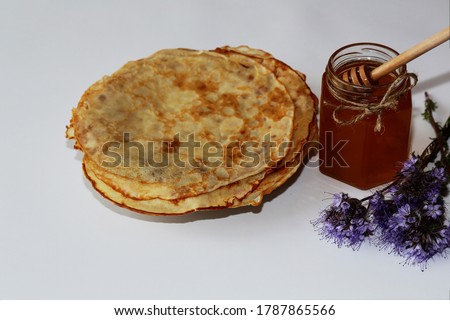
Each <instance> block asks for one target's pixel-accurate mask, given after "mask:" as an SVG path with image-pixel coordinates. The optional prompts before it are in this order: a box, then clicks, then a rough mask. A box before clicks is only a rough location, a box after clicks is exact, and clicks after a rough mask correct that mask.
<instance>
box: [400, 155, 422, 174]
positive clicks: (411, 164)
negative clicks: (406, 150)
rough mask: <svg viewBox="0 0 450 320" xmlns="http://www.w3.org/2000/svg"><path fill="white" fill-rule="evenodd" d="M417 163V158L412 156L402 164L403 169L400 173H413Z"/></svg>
mask: <svg viewBox="0 0 450 320" xmlns="http://www.w3.org/2000/svg"><path fill="white" fill-rule="evenodd" d="M418 162H419V157H417V156H416V155H414V154H413V155H412V156H411V157H410V158H409V159H408V160H406V161H405V162H404V163H403V168H402V169H401V171H400V173H401V174H403V175H408V174H411V173H414V172H415V171H416V170H417V163H418Z"/></svg>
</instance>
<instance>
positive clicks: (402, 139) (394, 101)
mask: <svg viewBox="0 0 450 320" xmlns="http://www.w3.org/2000/svg"><path fill="white" fill-rule="evenodd" d="M396 55H398V53H397V52H396V51H395V50H393V49H391V48H389V47H386V46H384V45H380V44H376V43H355V44H351V45H348V46H345V47H342V48H340V49H338V50H337V51H335V52H334V53H333V54H332V55H331V57H330V59H329V61H328V64H327V66H326V70H325V72H324V74H323V77H322V92H321V97H320V143H321V149H320V151H319V159H320V171H321V172H322V173H323V174H325V175H327V176H330V177H333V178H335V179H337V180H340V181H342V182H345V183H347V184H349V185H352V186H354V187H357V188H360V189H369V188H373V187H376V186H379V185H381V184H384V183H387V182H389V181H391V180H392V179H393V178H394V177H395V175H396V173H397V171H398V169H399V168H401V163H402V162H403V161H405V160H406V159H407V157H408V153H409V132H410V123H411V111H412V105H411V91H410V88H411V82H412V81H411V79H410V76H409V74H408V73H407V70H406V66H401V67H399V68H397V69H396V70H394V71H392V72H391V73H389V74H388V75H386V76H383V77H382V78H380V79H379V80H378V81H377V82H376V83H373V84H371V85H356V84H354V83H350V82H348V81H345V80H344V79H343V78H342V75H343V74H344V73H345V72H346V71H347V70H349V68H352V67H354V66H360V65H366V67H367V68H368V69H369V70H370V69H373V68H375V67H377V66H379V65H380V64H382V63H384V62H386V61H388V60H390V59H392V58H393V57H395V56H396Z"/></svg>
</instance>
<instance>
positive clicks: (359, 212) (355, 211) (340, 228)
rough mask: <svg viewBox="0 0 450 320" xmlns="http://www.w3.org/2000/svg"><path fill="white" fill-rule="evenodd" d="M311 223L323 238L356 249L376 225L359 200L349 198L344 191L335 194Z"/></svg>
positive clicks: (339, 245)
mask: <svg viewBox="0 0 450 320" xmlns="http://www.w3.org/2000/svg"><path fill="white" fill-rule="evenodd" d="M312 223H313V225H314V227H315V229H316V230H317V231H318V232H319V234H321V235H322V236H323V238H324V239H327V240H329V241H331V242H333V243H335V244H336V245H337V246H338V247H341V246H342V245H344V246H347V247H351V248H353V250H357V249H358V248H359V247H360V246H361V244H362V243H363V241H364V240H365V238H366V237H369V236H371V235H372V234H373V231H374V230H375V227H376V225H375V224H374V223H373V221H372V220H371V219H370V218H369V216H368V215H367V209H366V208H365V207H364V206H363V205H362V204H361V203H360V201H359V200H358V199H354V198H349V196H348V194H346V193H338V194H335V195H334V196H333V203H332V205H331V206H330V207H328V208H327V209H325V210H324V211H323V212H322V213H321V215H320V216H319V218H318V219H316V220H314V221H312Z"/></svg>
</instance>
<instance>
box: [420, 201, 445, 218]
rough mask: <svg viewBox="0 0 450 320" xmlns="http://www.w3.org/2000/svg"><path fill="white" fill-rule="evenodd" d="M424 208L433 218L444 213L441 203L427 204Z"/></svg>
mask: <svg viewBox="0 0 450 320" xmlns="http://www.w3.org/2000/svg"><path fill="white" fill-rule="evenodd" d="M423 208H424V209H425V210H426V212H425V214H426V215H427V216H430V217H432V218H433V219H436V218H437V217H439V216H440V215H442V213H443V211H442V207H441V206H440V205H439V204H436V205H433V204H426V205H425V206H424V207H423Z"/></svg>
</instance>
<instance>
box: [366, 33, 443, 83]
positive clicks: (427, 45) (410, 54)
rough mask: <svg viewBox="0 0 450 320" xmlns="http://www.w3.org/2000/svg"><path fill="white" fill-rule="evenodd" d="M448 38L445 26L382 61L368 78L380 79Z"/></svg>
mask: <svg viewBox="0 0 450 320" xmlns="http://www.w3.org/2000/svg"><path fill="white" fill-rule="evenodd" d="M449 39H450V27H447V28H445V29H443V30H441V31H439V32H438V33H436V34H434V35H432V36H431V37H429V38H427V39H425V40H424V41H422V42H420V43H418V44H416V45H415V46H414V47H411V48H409V49H408V50H406V51H405V52H403V53H401V54H399V55H398V56H396V57H394V58H393V59H391V60H389V61H387V62H385V63H383V64H382V65H380V66H379V67H377V68H375V69H373V70H372V72H371V73H370V78H371V79H372V80H373V81H376V80H378V79H380V78H381V77H383V76H385V75H387V74H389V73H390V72H392V71H394V70H395V69H397V68H398V67H399V66H401V65H404V64H406V63H408V62H410V61H411V60H413V59H415V58H417V57H419V56H421V55H422V54H424V53H425V52H428V51H430V50H431V49H433V48H435V47H437V46H438V45H440V44H442V43H444V42H445V41H447V40H449Z"/></svg>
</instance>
